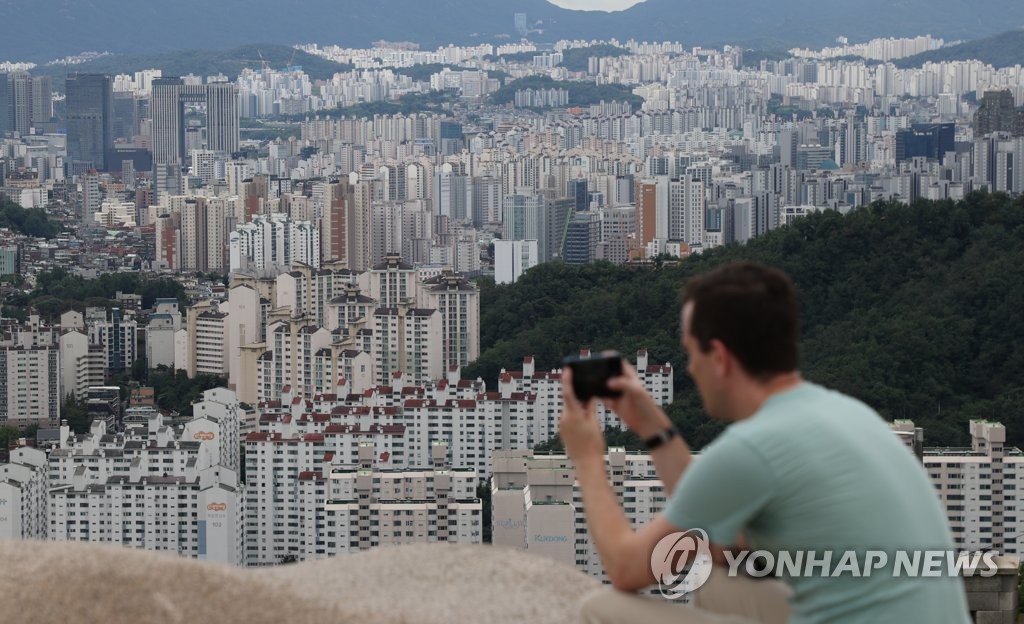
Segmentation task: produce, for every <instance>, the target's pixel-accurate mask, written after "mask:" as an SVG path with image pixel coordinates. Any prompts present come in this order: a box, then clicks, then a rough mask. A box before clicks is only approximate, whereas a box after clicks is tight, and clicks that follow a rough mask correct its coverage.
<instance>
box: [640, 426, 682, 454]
mask: <svg viewBox="0 0 1024 624" xmlns="http://www.w3.org/2000/svg"><path fill="white" fill-rule="evenodd" d="M677 435H679V430H678V429H676V428H675V427H674V426H670V427H668V428H667V429H665V430H664V431H662V432H661V433H659V434H658V435H656V436H653V437H650V438H647V439H646V440H644V446H646V447H647V450H648V451H653V450H654V449H656V448H658V447H659V446H661V445H662V444H665V443H666V442H668V441H669V440H671V439H672V438H674V437H676V436H677Z"/></svg>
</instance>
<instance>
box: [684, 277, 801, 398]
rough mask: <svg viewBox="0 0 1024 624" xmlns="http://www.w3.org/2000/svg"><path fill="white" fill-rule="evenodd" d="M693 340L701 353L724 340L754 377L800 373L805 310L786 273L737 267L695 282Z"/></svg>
mask: <svg viewBox="0 0 1024 624" xmlns="http://www.w3.org/2000/svg"><path fill="white" fill-rule="evenodd" d="M687 303H692V304H693V309H692V310H691V312H690V334H691V335H692V336H693V337H694V339H695V340H696V341H697V344H698V346H699V347H700V349H701V351H704V352H707V351H708V350H709V349H710V348H711V341H712V340H719V341H721V342H722V344H724V345H725V347H726V348H727V349H729V351H730V352H731V353H732V354H733V355H735V356H736V359H737V360H739V362H740V364H741V365H742V366H743V368H744V369H745V370H746V371H747V373H748V374H750V375H751V376H752V377H757V378H766V377H772V376H774V375H777V374H780V373H789V372H792V371H795V370H796V369H797V367H798V366H799V363H800V362H799V360H800V348H799V342H800V304H799V302H798V301H797V292H796V287H795V286H794V285H793V282H792V280H790V279H789V276H787V275H786V274H785V273H783V272H782V271H780V270H778V269H775V268H772V267H768V266H764V265H761V264H757V263H754V262H735V263H732V264H727V265H725V266H723V267H719V268H718V269H715V270H713V271H710V272H708V273H705V274H703V275H699V276H697V277H694V278H692V279H690V280H689V282H687V284H686V292H685V294H684V295H683V304H684V305H685V304H687Z"/></svg>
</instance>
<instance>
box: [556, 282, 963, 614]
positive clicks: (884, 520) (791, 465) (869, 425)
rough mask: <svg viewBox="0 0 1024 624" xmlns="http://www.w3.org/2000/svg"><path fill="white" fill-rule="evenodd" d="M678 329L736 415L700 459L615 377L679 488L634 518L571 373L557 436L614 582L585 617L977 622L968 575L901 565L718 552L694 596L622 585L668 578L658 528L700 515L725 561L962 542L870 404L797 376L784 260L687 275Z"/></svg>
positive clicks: (707, 381)
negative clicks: (796, 563)
mask: <svg viewBox="0 0 1024 624" xmlns="http://www.w3.org/2000/svg"><path fill="white" fill-rule="evenodd" d="M682 334H683V347H684V348H685V350H686V353H687V355H688V358H689V363H688V366H687V372H688V373H689V375H690V377H692V378H693V381H694V383H695V385H696V386H697V391H698V392H699V394H700V397H701V400H702V401H703V403H704V407H705V408H706V410H707V412H708V414H709V415H710V416H711V417H712V418H716V419H719V420H722V421H725V422H726V423H729V427H728V428H727V429H726V430H725V432H723V433H722V434H721V435H720V436H719V437H718V438H717V439H716V440H715V441H714V442H713V443H712V444H710V445H709V446H708V447H707V448H706V449H705V450H704V452H703V453H702V454H701V456H700V457H699V458H696V459H693V458H692V456H691V453H690V450H689V448H688V447H687V446H686V443H685V442H684V441H683V440H682V437H681V436H680V435H679V433H678V432H677V431H676V430H675V429H673V428H672V425H671V423H670V422H669V420H668V418H667V417H666V415H665V413H664V412H663V411H662V410H661V409H660V408H659V407H658V405H657V404H656V403H655V402H654V400H653V399H652V398H651V397H650V395H648V394H647V392H646V391H645V390H644V387H643V384H642V383H641V381H640V379H639V378H638V376H637V374H636V372H635V371H634V370H633V369H632V368H630V367H628V366H627V367H626V370H625V373H624V374H623V375H622V376H621V377H619V378H616V379H613V380H611V381H609V387H611V388H612V389H617V390H620V391H621V392H622V396H621V397H619V398H616V399H604V401H605V403H606V405H607V406H608V407H609V408H610V409H612V410H614V411H615V413H616V414H617V415H618V416H619V417H620V418H621V419H622V421H623V422H624V423H625V425H626V426H627V427H629V428H630V429H631V430H632V431H634V432H635V433H636V434H637V435H638V436H639V437H640V438H641V439H643V440H645V441H646V442H647V445H648V447H649V448H650V449H651V455H652V458H653V461H654V464H655V467H656V469H657V472H658V476H659V477H660V478H661V480H662V482H663V483H664V487H665V491H666V492H669V493H671V497H670V498H669V500H668V502H667V503H666V506H665V509H664V511H663V512H662V513H661V514H660V515H658V516H656V517H655V518H654V519H653V520H652V521H651V522H650V523H648V524H647V525H646V526H643V527H641V528H639V529H638V530H636V531H634V530H633V529H632V528H631V527H630V525H629V522H628V520H627V519H626V517H625V515H624V514H623V512H622V509H621V507H620V506H619V504H618V500H617V498H616V496H615V494H614V492H613V491H612V489H611V486H610V485H609V483H608V478H607V475H606V474H605V463H604V457H603V456H604V452H605V444H604V437H603V434H602V431H601V429H600V426H599V424H598V421H597V418H596V412H595V410H596V405H595V404H594V403H593V402H590V403H589V404H587V405H582V404H580V402H579V401H578V400H577V399H576V397H575V396H574V395H573V392H572V385H571V373H570V372H569V371H568V370H566V372H565V373H564V374H563V378H562V387H563V394H564V397H565V410H564V412H563V414H562V420H561V423H560V431H561V436H562V440H563V441H564V443H565V448H566V451H567V453H568V454H569V456H570V457H571V458H572V460H573V463H574V465H575V468H576V478H577V481H578V482H579V486H580V489H581V492H582V495H583V505H584V508H585V510H586V515H587V525H588V527H589V530H590V536H591V539H592V540H593V541H594V544H595V546H596V547H597V551H598V553H599V554H600V556H601V560H602V563H603V564H604V568H605V571H606V572H607V574H608V577H609V579H610V580H611V582H612V585H613V586H614V588H615V590H614V591H613V590H603V591H602V592H601V593H599V594H596V595H594V596H592V597H590V598H588V599H587V600H586V601H585V602H584V605H583V619H584V620H585V621H588V622H627V621H628V622H633V621H636V622H655V623H657V622H787V621H793V622H832V623H852V622H875V623H877V622H929V623H935V622H956V623H958V624H960V623H964V622H969V621H970V618H969V615H968V612H967V607H966V597H965V595H964V589H963V585H962V582H961V580H960V579H959V577H957V576H956V575H950V574H946V573H945V572H944V571H943V574H942V576H941V577H938V578H913V577H909V576H907V575H902V576H896V575H895V574H894V573H893V570H892V566H891V565H890V566H889V567H888V568H885V569H881V570H874V571H873V572H872V573H871V574H869V575H867V576H863V575H859V574H858V575H855V574H852V573H849V571H847V573H844V574H838V575H835V576H832V575H831V573H829V574H827V575H826V574H821V573H820V572H821V568H819V569H818V573H817V574H809V575H808V574H793V575H792V576H786V577H784V579H783V580H784V581H785V583H783V582H780V581H776V580H756V579H752V578H749V577H746V578H744V577H737V576H729V575H727V574H726V573H725V571H724V570H726V569H727V568H724V567H720V566H718V565H716V566H714V571H713V572H712V574H711V577H710V580H709V581H708V582H707V583H706V584H704V585H703V587H701V588H700V589H698V590H696V591H695V592H694V593H692V594H691V598H692V600H691V603H690V604H689V605H686V606H679V605H677V604H674V603H672V602H670V601H667V600H662V599H652V598H646V597H640V596H636V595H633V594H630V593H626V592H633V591H636V590H639V589H642V588H644V587H647V586H649V585H652V584H654V583H655V582H656V579H655V576H654V574H653V572H652V552H654V550H655V548H656V546H657V545H658V544H659V542H661V540H662V538H666V537H668V536H670V535H672V534H676V533H679V532H681V531H687V530H693V529H701V530H703V531H705V532H706V534H707V536H708V539H710V541H711V542H712V543H713V545H712V547H711V550H712V552H713V553H714V554H715V555H716V556H715V561H716V563H723V562H727V559H725V558H723V557H722V555H723V554H724V553H725V551H724V550H723V549H739V548H746V547H749V548H750V549H754V550H757V549H764V550H767V551H770V552H774V553H783V552H789V553H794V554H795V553H797V552H807V551H813V552H815V553H819V554H820V553H823V552H824V551H831V552H834V553H835V554H834V556H835V557H836V559H838V558H839V557H840V556H841V555H842V554H843V553H844V552H846V551H855V552H856V553H857V554H858V555H860V556H863V555H864V553H865V552H866V551H882V552H885V553H889V554H890V555H892V556H893V557H894V556H895V551H915V552H916V551H925V550H941V551H952V550H953V542H952V538H951V535H950V531H949V528H948V526H947V524H946V519H945V516H944V514H943V511H942V508H941V507H940V505H939V501H938V499H937V497H936V495H935V493H934V490H933V488H932V486H931V484H930V483H929V481H928V478H927V476H926V474H925V472H924V469H923V467H922V466H921V465H920V463H919V462H918V461H917V460H916V459H915V458H914V457H913V455H912V454H911V453H910V452H909V451H908V450H907V449H906V448H905V447H904V446H903V445H902V443H901V442H900V441H899V440H898V439H897V437H896V436H895V435H894V434H893V433H892V432H891V431H890V430H889V428H888V426H887V425H886V423H885V422H884V421H883V420H882V419H881V418H880V417H879V416H878V414H876V413H875V412H874V411H873V410H871V409H870V408H869V407H867V406H865V405H864V404H862V403H860V402H858V401H856V400H854V399H851V398H849V397H846V396H844V395H841V394H839V393H836V392H833V391H829V390H827V389H825V388H822V387H820V386H817V385H814V384H812V383H809V382H806V381H804V380H803V379H802V378H801V376H800V373H799V371H798V342H799V304H798V302H797V296H796V291H795V288H794V286H793V284H792V282H791V281H790V280H789V278H788V277H787V276H786V275H785V274H783V273H782V272H780V271H778V270H775V269H771V268H768V267H764V266H761V265H757V264H752V263H737V264H731V265H727V266H724V267H722V268H719V269H717V270H715V271H713V272H711V273H708V274H706V275H703V276H700V277H697V278H694V279H692V280H690V281H689V283H688V284H687V287H686V292H685V295H684V298H683V308H682ZM669 539H670V540H671V539H673V538H672V537H669ZM662 551H663V549H662V550H661V551H659V552H662ZM729 554H730V555H731V554H732V553H729ZM819 556H820V555H819ZM860 561H862V560H860ZM834 563H835V562H833V567H834ZM891 563H892V562H891V561H890V564H891ZM830 570H831V568H830ZM831 571H832V572H835V570H831ZM812 572H813V570H812Z"/></svg>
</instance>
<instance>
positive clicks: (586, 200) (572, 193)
mask: <svg viewBox="0 0 1024 624" xmlns="http://www.w3.org/2000/svg"><path fill="white" fill-rule="evenodd" d="M569 197H572V198H573V202H574V205H575V208H576V212H580V211H582V210H586V209H588V208H590V194H589V193H588V191H587V180H586V178H582V177H581V178H578V179H576V180H569Z"/></svg>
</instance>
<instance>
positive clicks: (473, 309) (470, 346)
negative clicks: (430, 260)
mask: <svg viewBox="0 0 1024 624" xmlns="http://www.w3.org/2000/svg"><path fill="white" fill-rule="evenodd" d="M421 293H422V295H423V296H422V297H421V299H423V300H425V301H424V303H425V307H427V308H433V309H435V310H437V311H438V312H439V313H440V315H441V336H442V344H441V360H442V364H443V365H444V366H445V367H452V366H459V367H464V366H468V365H469V364H470V363H471V362H474V361H476V359H477V358H478V357H480V291H479V289H477V287H476V286H475V285H474V284H473V283H472V282H470V281H469V280H467V279H466V278H464V277H462V276H461V275H458V274H455V273H442V274H441V275H439V276H437V277H434V278H430V279H428V280H426V281H425V282H423V285H422V287H421Z"/></svg>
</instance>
